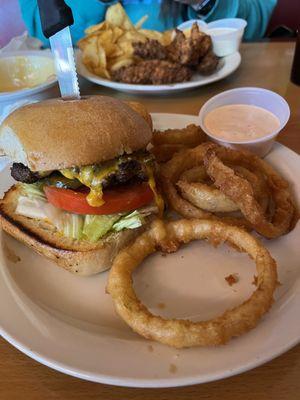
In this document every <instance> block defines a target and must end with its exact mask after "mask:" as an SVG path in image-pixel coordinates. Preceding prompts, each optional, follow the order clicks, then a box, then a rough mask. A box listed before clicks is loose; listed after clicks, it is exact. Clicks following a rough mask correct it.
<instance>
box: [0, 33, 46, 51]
mask: <svg viewBox="0 0 300 400" xmlns="http://www.w3.org/2000/svg"><path fill="white" fill-rule="evenodd" d="M42 44H43V43H42V42H41V41H40V40H39V39H36V38H33V37H30V36H29V35H28V32H27V31H25V32H24V33H23V34H22V35H20V36H16V37H14V38H12V39H11V41H10V42H9V43H8V44H7V45H6V46H4V47H2V49H0V54H1V53H6V52H11V51H24V50H40V49H41V47H42Z"/></svg>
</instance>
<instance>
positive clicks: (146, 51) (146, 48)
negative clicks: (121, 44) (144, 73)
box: [132, 39, 168, 60]
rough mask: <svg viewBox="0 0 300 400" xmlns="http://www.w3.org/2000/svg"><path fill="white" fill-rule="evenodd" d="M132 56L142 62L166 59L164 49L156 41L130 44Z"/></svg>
mask: <svg viewBox="0 0 300 400" xmlns="http://www.w3.org/2000/svg"><path fill="white" fill-rule="evenodd" d="M132 46H133V50H134V55H135V56H136V57H140V58H143V59H144V60H165V59H166V58H167V55H168V54H167V50H166V47H165V46H163V45H162V44H161V43H159V41H158V40H154V39H151V40H147V41H146V42H135V43H133V44H132Z"/></svg>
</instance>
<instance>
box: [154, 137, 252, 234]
mask: <svg viewBox="0 0 300 400" xmlns="http://www.w3.org/2000/svg"><path fill="white" fill-rule="evenodd" d="M215 146H216V145H215V144H214V143H210V142H206V143H202V144H200V145H199V146H197V147H195V148H193V149H187V150H184V151H181V152H180V153H177V154H175V155H174V156H173V158H172V159H171V160H170V161H168V162H167V163H166V164H162V165H161V168H160V177H159V178H160V183H161V184H160V187H161V189H162V191H163V192H164V195H165V198H166V200H167V202H168V204H169V205H170V206H171V208H172V209H173V210H174V211H176V212H177V213H178V214H180V215H182V216H183V217H185V218H212V219H219V220H220V219H222V220H224V221H226V222H227V223H229V224H233V225H238V226H243V227H245V228H251V225H250V224H249V222H248V221H247V220H246V219H245V218H243V217H242V218H238V217H234V216H223V215H221V216H216V215H214V214H213V213H211V212H209V211H205V210H203V209H201V208H198V207H196V206H195V205H194V204H192V203H191V202H189V201H188V200H185V199H184V198H183V197H182V196H181V195H180V193H179V192H178V191H177V188H176V184H177V181H178V179H179V178H180V176H181V175H182V173H183V172H184V171H186V170H189V169H191V168H193V167H195V166H202V165H203V160H204V155H205V154H206V152H207V150H208V149H210V148H214V147H215Z"/></svg>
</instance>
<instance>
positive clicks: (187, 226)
mask: <svg viewBox="0 0 300 400" xmlns="http://www.w3.org/2000/svg"><path fill="white" fill-rule="evenodd" d="M196 239H207V240H209V241H211V242H212V243H213V244H218V243H223V242H228V243H229V244H231V245H233V247H234V248H237V249H238V250H240V251H244V252H246V253H248V254H249V256H250V257H251V258H252V259H253V260H254V262H255V263H256V269H257V288H256V290H255V291H254V292H253V294H252V295H251V297H250V298H249V299H248V300H247V301H245V302H244V303H242V304H241V305H239V306H237V307H235V308H233V309H231V310H228V311H226V312H225V313H224V314H223V315H221V316H219V317H217V318H213V319H211V320H208V321H200V322H192V321H189V320H182V319H165V318H162V317H160V316H156V315H153V314H152V313H151V312H150V311H149V310H148V309H147V308H146V307H145V305H143V304H142V303H141V302H140V300H139V299H138V298H137V296H136V293H135V291H134V289H133V286H132V273H133V271H134V270H135V269H136V268H137V267H138V266H139V265H140V263H141V262H142V261H143V260H144V259H145V258H146V257H147V256H148V255H150V254H151V253H153V252H155V251H156V250H157V249H158V248H160V249H162V250H163V251H167V252H173V251H176V250H177V248H178V247H179V246H180V244H181V243H188V242H190V241H191V240H196ZM276 285H277V272H276V263H275V261H274V260H273V259H272V257H271V256H270V254H269V252H268V250H267V249H266V248H265V247H263V246H262V244H261V243H260V242H259V241H258V240H257V239H255V238H254V237H252V236H251V235H250V234H249V233H247V232H246V231H244V230H242V229H240V228H238V227H235V226H230V225H226V224H224V223H222V222H218V221H213V220H210V219H209V220H207V219H202V220H197V219H191V220H178V221H172V222H169V223H164V222H162V221H160V220H157V221H155V222H153V223H152V225H151V227H150V228H149V229H148V230H147V231H146V232H145V233H143V234H142V235H141V236H140V237H138V238H137V239H136V240H135V242H134V243H133V244H132V245H130V246H129V247H127V248H126V249H125V250H123V251H122V252H121V253H119V254H118V256H117V257H116V258H115V260H114V263H113V266H112V269H111V271H110V274H109V279H108V286H107V291H108V293H110V295H111V296H112V299H113V302H114V305H115V309H116V311H117V313H118V314H119V315H120V317H121V318H122V319H123V320H124V321H125V322H126V323H127V324H128V325H129V326H130V327H131V328H132V329H133V330H134V331H135V332H137V333H139V334H140V335H142V336H144V337H145V338H147V339H152V340H156V341H158V342H161V343H164V344H167V345H169V346H174V347H176V348H181V347H192V346H209V345H219V344H224V343H226V342H227V341H229V340H230V339H231V338H232V337H235V336H239V335H241V334H243V333H245V332H247V331H249V330H250V329H252V328H254V327H255V326H256V325H257V323H258V321H259V319H260V318H261V317H262V316H263V315H264V314H265V313H266V312H267V311H268V310H269V308H270V307H271V305H272V302H273V293H274V291H275V289H276Z"/></svg>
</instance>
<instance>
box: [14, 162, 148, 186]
mask: <svg viewBox="0 0 300 400" xmlns="http://www.w3.org/2000/svg"><path fill="white" fill-rule="evenodd" d="M54 174H57V172H54ZM46 175H50V178H51V172H49V173H48V174H47V173H45V172H43V173H39V172H32V171H31V170H30V169H29V168H28V167H26V166H25V165H23V164H21V163H13V165H12V167H11V176H12V177H13V178H14V179H15V180H16V181H19V182H22V183H35V182H37V181H39V180H40V179H43V178H45V176H46ZM146 180H147V174H146V171H145V168H144V167H143V165H142V163H141V162H140V161H138V160H135V159H128V160H124V161H121V162H120V164H119V165H118V169H117V170H116V171H114V172H112V173H111V174H109V175H108V176H106V177H105V178H104V179H103V182H102V187H103V189H107V188H111V187H116V186H120V185H124V184H131V183H138V182H143V181H146Z"/></svg>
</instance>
